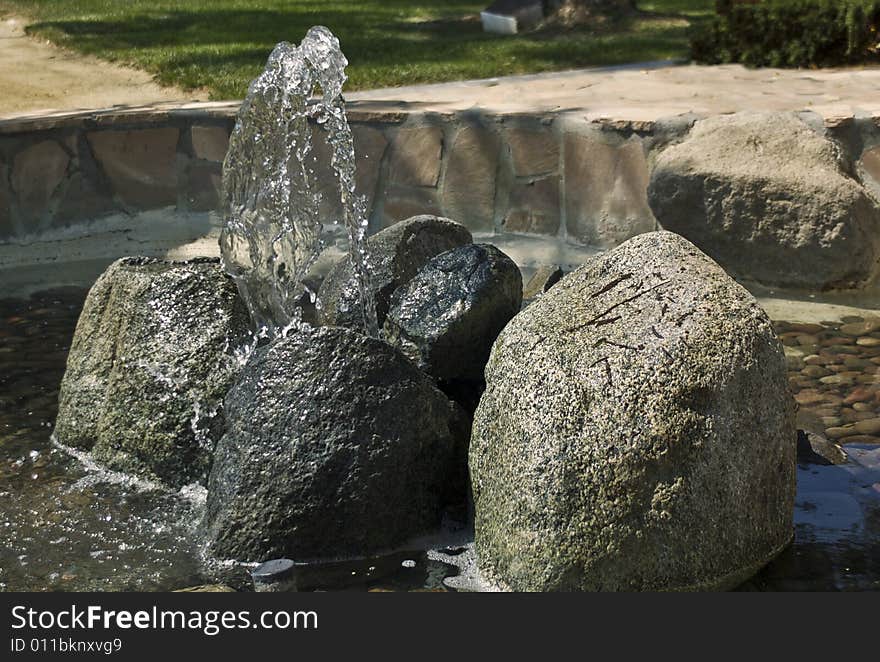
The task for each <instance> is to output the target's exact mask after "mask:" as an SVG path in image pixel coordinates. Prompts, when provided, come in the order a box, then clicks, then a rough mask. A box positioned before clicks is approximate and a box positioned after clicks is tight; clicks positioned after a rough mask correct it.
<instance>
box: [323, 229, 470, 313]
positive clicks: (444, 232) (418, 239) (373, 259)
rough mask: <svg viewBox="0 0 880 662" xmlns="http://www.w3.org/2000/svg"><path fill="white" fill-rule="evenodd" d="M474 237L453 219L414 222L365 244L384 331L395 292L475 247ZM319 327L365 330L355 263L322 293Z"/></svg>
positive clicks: (337, 270) (339, 268) (336, 271)
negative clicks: (455, 252)
mask: <svg viewBox="0 0 880 662" xmlns="http://www.w3.org/2000/svg"><path fill="white" fill-rule="evenodd" d="M471 241H472V237H471V233H470V231H468V229H467V228H465V227H464V226H463V225H460V224H458V223H456V222H455V221H452V220H450V219H448V218H441V217H437V216H429V215H423V216H413V217H412V218H408V219H406V220H405V221H400V222H399V223H395V224H394V225H392V226H391V227H389V228H386V229H384V230H382V231H381V232H377V233H376V234H374V235H373V236H371V237H369V238H368V239H367V241H366V248H367V254H368V256H369V273H370V285H371V287H372V290H373V293H374V296H375V299H376V314H377V317H378V322H379V325H380V326H381V325H382V324H383V322H384V321H385V317H386V315H387V314H388V309H389V308H390V305H391V296H392V295H393V294H394V291H395V290H397V288H399V287H400V286H402V285H405V284H406V283H408V282H409V281H410V280H411V279H412V278H413V277H414V276H415V275H416V274H417V273H418V272H419V270H420V269H421V268H422V267H423V266H425V264H426V263H427V262H428V260H430V259H431V258H432V257H434V256H435V255H438V254H440V253H442V252H444V251H448V250H450V249H452V248H457V247H459V246H464V245H466V244H469V243H471ZM318 300H319V302H320V306H321V308H320V310H319V321H320V322H321V323H322V324H324V325H327V326H344V327H349V328H355V329H360V328H363V317H362V313H361V305H360V292H359V290H358V285H357V280H356V279H355V276H354V272H353V269H352V266H351V260H350V258H345V259H343V260H341V261H340V262H339V263H337V264H336V265H335V266H334V268H333V269H332V270H331V271H330V273H329V274H327V277H326V278H325V279H324V282H323V283H322V285H321V289H320V291H319V292H318Z"/></svg>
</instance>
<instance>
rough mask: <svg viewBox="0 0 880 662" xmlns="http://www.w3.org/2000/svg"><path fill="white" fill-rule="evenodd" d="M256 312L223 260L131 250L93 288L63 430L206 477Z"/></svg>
mask: <svg viewBox="0 0 880 662" xmlns="http://www.w3.org/2000/svg"><path fill="white" fill-rule="evenodd" d="M249 335H250V318H249V316H248V313H247V310H246V309H245V307H244V304H243V303H242V301H241V299H240V298H239V296H238V291H237V290H236V287H235V284H234V283H233V282H232V280H231V279H230V278H229V277H228V276H227V275H226V274H225V273H224V272H223V270H222V268H221V267H220V262H219V260H216V259H207V258H206V259H197V260H192V261H188V262H171V261H163V260H157V259H151V258H123V259H121V260H117V261H116V262H114V263H113V264H112V265H111V266H110V267H109V268H108V269H107V271H106V272H104V274H103V275H102V276H101V277H100V278H99V279H98V280H97V282H96V283H95V284H94V286H93V287H92V288H91V290H90V292H89V295H88V297H87V299H86V302H85V305H84V307H83V311H82V313H81V315H80V319H79V322H78V323H77V327H76V333H75V335H74V338H73V342H72V344H71V348H70V353H69V355H68V359H67V371H66V372H65V374H64V379H63V381H62V383H61V393H60V396H59V405H58V419H57V422H56V425H55V436H56V437H57V439H58V440H59V441H60V442H61V443H64V444H67V445H70V446H74V447H76V448H80V449H85V450H92V451H93V453H94V456H95V457H96V458H97V459H98V460H100V461H102V462H103V463H105V464H107V465H108V466H110V467H111V468H113V469H117V470H121V471H126V472H129V473H133V474H136V475H138V476H142V477H147V478H151V479H155V478H158V479H160V480H162V481H165V482H167V483H169V484H171V485H175V486H179V485H183V484H186V483H188V482H192V481H197V480H204V478H205V476H206V473H207V470H208V468H209V466H210V460H211V451H212V447H213V444H214V442H215V441H216V440H217V439H218V438H219V436H220V431H222V422H223V418H222V412H221V411H220V406H221V404H222V401H223V397H224V395H225V394H226V391H227V389H228V388H229V386H230V385H231V384H232V380H233V377H234V375H235V372H236V370H237V368H238V362H237V361H236V359H235V356H234V352H235V349H236V348H238V347H239V346H241V345H242V344H244V343H245V342H246V341H247V339H248V337H249Z"/></svg>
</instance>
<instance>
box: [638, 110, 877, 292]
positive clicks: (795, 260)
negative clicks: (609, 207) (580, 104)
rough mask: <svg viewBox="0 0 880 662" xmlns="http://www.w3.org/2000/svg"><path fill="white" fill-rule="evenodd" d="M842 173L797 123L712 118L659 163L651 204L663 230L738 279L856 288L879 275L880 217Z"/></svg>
mask: <svg viewBox="0 0 880 662" xmlns="http://www.w3.org/2000/svg"><path fill="white" fill-rule="evenodd" d="M842 163H843V159H842V158H841V152H840V147H839V146H838V145H837V144H836V143H835V142H834V141H832V140H830V139H828V138H827V137H826V136H824V135H820V134H819V133H817V132H816V131H815V130H814V129H813V128H812V127H810V126H808V125H807V124H806V123H805V122H804V121H802V120H801V119H800V118H799V117H798V116H797V115H796V114H794V113H754V112H747V113H736V114H734V115H722V116H718V117H711V118H708V119H704V120H700V121H699V122H697V123H696V124H695V126H694V128H693V129H692V130H691V132H690V134H689V135H688V136H687V137H686V138H685V139H684V141H683V142H681V144H678V145H674V146H672V147H669V148H667V149H666V150H664V151H663V152H662V153H660V155H659V156H658V157H657V159H656V163H655V166H654V169H653V172H652V174H651V181H650V184H649V187H648V200H649V202H650V205H651V209H652V210H653V212H654V215H655V216H656V217H657V220H658V221H659V223H660V225H661V226H662V227H663V228H664V229H666V230H671V231H673V232H676V233H678V234H681V235H682V236H684V237H687V238H688V239H689V240H690V241H692V242H693V243H694V244H696V245H697V246H698V247H699V248H700V249H701V250H703V251H705V252H706V253H707V254H708V255H709V256H710V257H712V258H713V259H715V260H717V261H718V263H719V264H720V265H721V266H723V267H724V268H725V269H727V270H728V271H729V272H730V273H731V274H733V275H735V276H737V277H742V278H745V279H749V280H754V281H758V282H761V283H764V284H767V285H779V286H792V287H808V288H849V287H857V286H860V285H863V284H864V283H865V282H867V281H869V280H870V279H871V278H873V277H874V276H876V275H877V274H878V271H880V269H878V267H880V207H878V206H877V204H876V203H875V202H874V201H873V200H872V198H871V196H870V195H869V194H868V192H867V190H866V189H865V188H864V187H863V186H862V185H861V184H860V183H859V182H858V181H857V180H856V179H855V178H854V177H853V176H852V175H851V174H850V173H849V172H847V171H846V170H845V168H844V166H843V165H842Z"/></svg>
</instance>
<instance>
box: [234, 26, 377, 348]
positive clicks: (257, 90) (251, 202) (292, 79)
mask: <svg viewBox="0 0 880 662" xmlns="http://www.w3.org/2000/svg"><path fill="white" fill-rule="evenodd" d="M347 64H348V61H347V60H346V59H345V56H344V55H343V54H342V51H341V50H340V49H339V41H338V40H337V39H336V37H335V36H333V34H332V33H331V32H330V31H329V30H328V29H327V28H325V27H314V28H312V29H311V30H309V31H308V33H307V34H306V36H305V38H304V39H303V40H302V42H301V43H300V45H299V46H294V45H292V44H289V43H287V42H282V43H280V44H278V45H277V46H276V47H275V49H274V50H273V51H272V54H271V55H270V56H269V61H268V62H267V63H266V69H265V70H264V71H263V73H262V74H260V75H259V76H258V77H257V78H256V79H254V81H253V82H252V83H251V86H250V89H249V91H248V94H247V97H246V98H245V100H244V103H243V104H242V106H241V110H240V111H239V114H238V120H237V122H236V124H235V129H234V131H233V132H232V136H231V138H230V142H229V152H228V153H227V155H226V160H225V162H224V164H223V189H224V212H225V217H226V225H225V227H224V229H223V233H222V235H221V237H220V246H221V254H222V256H223V265H224V267H225V268H226V270H227V271H228V272H229V274H230V275H231V276H232V277H233V278H234V279H235V281H236V284H237V285H238V289H239V291H240V292H241V295H242V297H243V298H244V300H245V302H246V304H247V306H248V309H249V310H250V312H251V315H252V317H253V319H254V321H255V323H256V325H257V327H258V328H261V327H265V328H267V329H268V330H269V332H270V333H271V334H273V335H277V334H279V333H281V332H282V331H283V330H285V329H287V328H290V327H291V326H292V325H296V324H298V323H299V322H300V315H301V308H300V307H299V306H298V305H297V303H298V299H299V298H300V296H301V295H302V293H303V290H304V289H305V286H304V284H303V280H304V278H305V277H306V275H307V274H308V271H309V268H310V267H311V266H312V265H313V263H314V262H315V260H316V259H317V258H318V256H319V255H320V253H321V249H322V245H321V229H322V226H323V222H322V221H323V219H321V218H320V216H319V212H318V209H319V203H320V193H318V192H317V190H316V188H315V186H314V183H313V182H312V176H313V175H314V169H313V168H310V166H309V164H310V152H311V150H312V132H311V128H310V125H309V120H310V119H313V120H316V121H317V123H318V126H320V127H321V128H322V129H323V130H324V133H325V135H326V136H327V141H328V142H329V144H330V146H331V148H332V159H331V164H332V166H333V171H334V172H335V174H336V177H337V188H338V190H339V195H340V199H341V202H342V210H343V218H342V221H343V223H344V224H345V227H346V230H347V233H348V241H349V255H350V257H351V263H352V265H353V267H354V273H355V277H356V279H357V283H358V288H359V290H360V294H361V297H360V300H361V305H362V307H363V310H362V316H363V323H364V329H365V331H366V333H367V334H368V335H370V336H372V337H378V334H379V329H378V323H377V320H376V308H375V303H374V301H373V298H372V297H371V296H368V292H369V291H370V285H369V273H368V256H367V253H366V250H365V248H364V235H365V233H366V229H367V217H366V206H365V204H364V200H363V198H362V197H360V196H358V195H357V194H356V193H355V177H354V175H355V162H354V147H353V144H352V135H351V129H350V127H349V125H348V121H347V119H346V114H345V104H344V102H343V99H342V86H343V84H344V83H345V80H346V75H345V67H346V65H347ZM316 93H317V96H316V97H315V96H314V95H315V94H316ZM309 294H310V296H312V297H314V296H315V293H314V292H309Z"/></svg>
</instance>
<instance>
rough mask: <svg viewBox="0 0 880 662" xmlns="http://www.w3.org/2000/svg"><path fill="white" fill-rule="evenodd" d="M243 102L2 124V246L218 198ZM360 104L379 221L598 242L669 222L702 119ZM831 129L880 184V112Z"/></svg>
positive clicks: (361, 161)
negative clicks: (661, 205)
mask: <svg viewBox="0 0 880 662" xmlns="http://www.w3.org/2000/svg"><path fill="white" fill-rule="evenodd" d="M237 109H238V106H237V104H236V103H204V104H189V105H180V106H158V107H150V108H138V109H125V110H120V109H115V110H114V109H110V110H106V111H96V112H86V113H73V114H59V115H54V116H53V115H48V116H47V115H42V116H37V117H24V118H16V119H7V120H2V121H0V243H2V242H9V241H10V240H15V239H17V238H21V237H26V236H30V235H35V234H39V233H41V232H44V231H46V230H50V229H57V228H64V227H69V226H71V225H78V224H82V223H83V222H84V221H87V220H90V219H95V218H99V217H102V216H106V215H111V214H120V213H123V214H132V215H133V214H135V213H138V212H142V211H145V210H152V209H161V208H172V209H174V210H176V211H182V212H187V211H205V210H212V209H215V208H216V207H217V205H218V202H219V190H220V185H221V168H222V160H223V157H224V155H225V153H226V146H227V142H228V137H229V133H230V131H231V130H232V127H233V125H234V120H235V113H236V111H237ZM349 116H350V120H351V124H352V128H353V133H354V140H355V149H356V152H357V154H358V182H357V185H358V189H359V192H360V193H362V194H364V195H366V196H367V198H368V201H369V209H370V228H371V230H372V231H376V230H378V229H381V228H383V227H387V226H388V225H390V224H392V223H395V222H397V221H399V220H401V219H404V218H407V217H409V216H412V215H414V214H418V213H433V214H441V215H445V216H449V217H451V218H454V219H456V220H458V221H460V222H463V223H465V224H466V225H467V226H468V227H469V228H470V229H471V230H472V231H473V232H475V233H479V234H481V235H485V234H491V235H496V236H498V238H499V240H503V239H509V238H511V237H514V238H516V237H525V238H528V237H541V238H542V239H543V240H544V241H545V242H546V241H547V240H551V241H554V242H559V243H560V244H565V245H572V244H574V245H588V246H593V247H598V248H607V247H611V246H615V245H617V244H619V243H621V242H623V241H625V240H626V239H628V238H630V237H632V236H634V235H636V234H639V233H642V232H646V231H650V230H653V229H655V228H656V227H657V222H656V220H655V219H654V216H653V214H652V213H651V210H650V208H649V206H648V203H647V196H646V190H647V184H648V179H649V173H650V167H651V165H650V164H651V162H652V153H653V151H654V150H655V148H656V147H658V146H662V145H664V144H667V143H669V142H670V141H674V140H676V138H677V137H678V136H680V135H682V134H683V133H685V132H686V131H687V130H688V129H689V127H690V126H691V125H692V123H693V121H695V119H697V118H696V117H695V116H692V115H681V116H677V117H673V118H669V119H666V120H657V121H655V122H628V121H614V120H598V121H587V120H584V119H583V118H581V117H577V116H573V115H572V114H565V113H560V114H546V115H536V114H532V115H516V114H508V115H489V114H485V113H481V112H461V113H433V112H421V111H412V110H410V111H407V112H389V111H387V110H385V111H382V112H371V111H370V110H369V106H368V105H367V104H360V103H358V102H354V103H352V104H350V107H349ZM817 121H818V122H819V123H820V126H819V127H817V128H820V129H821V128H822V127H821V123H822V120H821V118H818V119H817ZM825 128H826V129H827V130H828V131H830V132H831V133H832V134H833V135H834V136H835V137H836V138H838V139H839V141H840V142H841V144H842V145H843V146H844V148H845V149H844V152H845V155H844V156H845V158H847V159H849V160H850V162H851V163H850V165H851V168H852V172H854V173H856V174H858V175H859V176H861V177H862V178H863V179H868V180H870V181H871V182H873V183H874V184H876V186H875V190H876V192H877V194H878V196H880V184H877V182H880V147H878V145H880V129H878V122H877V120H875V119H856V118H850V119H848V120H846V121H842V122H837V123H834V124H832V125H830V126H826V127H825ZM315 131H316V133H319V132H320V129H317V128H316V129H315ZM315 145H316V147H315V154H316V156H317V159H318V167H317V174H318V180H319V181H324V182H328V183H329V182H331V181H332V180H331V179H329V178H324V177H322V174H329V170H330V166H329V150H328V149H327V147H326V145H325V144H324V143H323V141H322V140H320V139H319V140H316V141H315ZM874 184H871V186H873V185H874ZM325 194H326V195H325V203H324V210H323V211H324V213H325V214H326V215H327V217H328V218H334V217H335V216H337V215H338V214H339V210H338V208H337V205H335V204H334V202H333V200H334V195H333V191H332V190H325Z"/></svg>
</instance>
